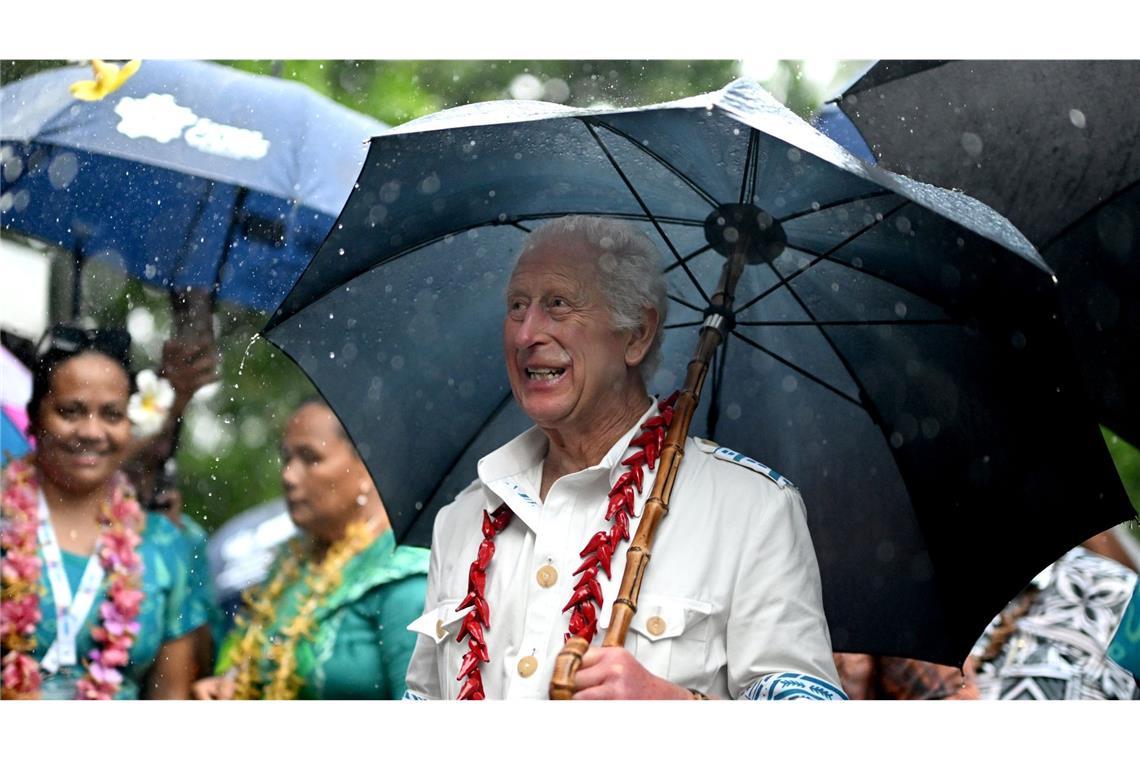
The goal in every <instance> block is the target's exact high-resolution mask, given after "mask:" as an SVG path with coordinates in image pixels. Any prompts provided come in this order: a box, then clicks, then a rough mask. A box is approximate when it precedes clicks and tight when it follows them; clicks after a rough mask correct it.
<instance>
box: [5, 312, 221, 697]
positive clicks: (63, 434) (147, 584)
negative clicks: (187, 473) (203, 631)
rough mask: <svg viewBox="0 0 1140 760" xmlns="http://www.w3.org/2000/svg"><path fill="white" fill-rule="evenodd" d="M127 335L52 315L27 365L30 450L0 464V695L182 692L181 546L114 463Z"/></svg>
mask: <svg viewBox="0 0 1140 760" xmlns="http://www.w3.org/2000/svg"><path fill="white" fill-rule="evenodd" d="M130 394H131V376H130V338H129V336H128V335H127V334H126V333H125V332H122V331H119V330H86V329H83V328H79V327H77V326H72V325H57V326H55V327H53V328H52V329H51V330H49V331H48V333H47V334H45V336H44V338H43V339H42V340H41V342H40V344H39V347H38V349H37V354H36V362H35V366H34V368H33V387H32V398H31V400H30V401H29V402H28V417H29V421H30V424H29V432H30V433H32V434H33V435H34V437H35V440H36V450H35V452H34V453H33V454H31V455H29V456H28V457H27V458H25V459H22V460H19V461H17V462H13V463H11V464H10V465H9V467H8V468H7V469H6V470H5V471H4V483H3V517H4V527H3V548H4V588H3V605H4V609H3V612H4V615H3V619H4V630H3V636H2V639H3V650H4V651H3V666H4V683H3V686H4V696H5V697H6V698H37V697H41V698H45V699H52V698H55V699H70V698H77V697H78V698H93V699H106V698H114V699H138V698H173V699H179V698H186V697H188V696H189V689H190V685H191V684H192V682H193V679H194V675H195V671H194V664H193V646H192V638H191V634H192V632H193V631H194V630H195V629H196V628H198V627H199V626H201V625H202V624H203V623H204V622H205V618H206V610H205V609H204V608H203V607H202V606H201V605H200V604H198V603H196V602H194V601H193V598H192V596H191V594H190V586H189V545H188V543H187V541H186V539H185V538H183V536H182V534H181V533H180V532H179V531H178V529H177V528H176V527H175V526H174V525H173V524H172V523H171V522H170V521H169V520H168V519H166V518H165V517H163V516H161V515H155V514H147V513H145V512H144V511H143V510H142V509H141V508H140V507H139V505H138V501H137V499H136V498H135V494H134V490H133V488H132V487H131V486H130V484H129V481H128V480H127V478H126V477H125V475H123V473H122V472H120V470H119V467H120V465H121V464H122V461H123V458H124V456H125V455H126V452H127V449H128V444H129V442H130V439H131V423H130V420H129V419H128V417H127V406H128V400H129V398H130Z"/></svg>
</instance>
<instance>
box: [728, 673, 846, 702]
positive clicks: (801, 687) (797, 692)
mask: <svg viewBox="0 0 1140 760" xmlns="http://www.w3.org/2000/svg"><path fill="white" fill-rule="evenodd" d="M742 698H743V699H755V700H765V699H768V700H774V699H814V700H817V701H832V700H835V701H839V700H846V699H847V695H846V694H844V693H843V690H842V689H840V688H839V687H838V686H836V685H834V684H831V683H828V682H827V681H824V680H823V679H821V678H814V677H812V676H805V675H803V674H802V673H770V674H769V675H766V676H764V677H763V678H761V679H760V680H759V681H757V682H756V683H754V684H752V685H751V686H749V687H748V689H747V690H746V691H745V692H744V694H743V697H742Z"/></svg>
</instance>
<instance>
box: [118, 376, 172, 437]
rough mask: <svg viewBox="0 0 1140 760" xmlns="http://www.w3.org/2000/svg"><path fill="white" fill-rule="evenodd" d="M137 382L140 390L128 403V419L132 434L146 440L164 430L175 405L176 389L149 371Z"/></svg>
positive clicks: (136, 380) (137, 378) (138, 378)
mask: <svg viewBox="0 0 1140 760" xmlns="http://www.w3.org/2000/svg"><path fill="white" fill-rule="evenodd" d="M135 382H136V384H137V385H138V390H137V391H135V393H133V394H132V395H131V399H130V401H129V402H127V417H128V418H130V420H131V434H132V435H134V436H135V437H137V438H145V437H146V436H148V435H154V434H155V433H157V432H158V431H159V430H162V425H163V423H165V422H166V415H167V414H169V413H170V407H171V405H172V404H173V403H174V388H173V386H171V385H170V381H169V380H167V379H166V378H160V377H159V376H158V375H156V374H154V372H153V371H152V370H149V369H144V370H143V371H142V372H140V373H139V374H138V377H136V378H135Z"/></svg>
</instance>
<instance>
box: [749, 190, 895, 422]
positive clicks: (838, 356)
mask: <svg viewBox="0 0 1140 760" xmlns="http://www.w3.org/2000/svg"><path fill="white" fill-rule="evenodd" d="M904 205H905V204H904ZM883 218H884V219H886V216H884V217H883ZM768 267H769V268H770V269H771V270H772V274H774V275H776V277H779V278H780V279H781V280H783V277H782V275H781V274H780V272H779V271H778V270H777V269H776V266H775V265H774V264H773V263H772V262H770V261H769V262H768ZM784 284H785V285H787V281H786V280H784ZM787 290H788V293H789V295H791V297H792V298H794V299H795V300H796V303H797V304H799V306H800V308H801V309H803V310H804V313H805V314H807V315H808V317H809V318H810V319H812V320H813V321H816V319H815V314H812V311H811V309H810V308H809V307H808V305H807V304H806V303H804V300H803V299H802V298H800V294H799V293H797V292H796V291H795V288H792V287H790V286H789V287H788V288H787ZM816 329H817V330H818V331H819V334H820V336H821V337H822V338H823V339H824V340H825V341H827V345H828V346H830V347H831V352H832V354H834V355H835V358H836V359H838V360H839V363H840V364H842V365H843V369H845V370H846V371H847V376H848V377H849V378H851V382H853V383H855V387H856V388H858V389H859V394H860V395H861V396H863V398H865V399H867V400H868V403H870V398H871V396H870V394H868V393H867V390H866V389H865V388H864V387H863V384H862V383H861V382H859V376H858V375H856V374H855V370H854V369H852V367H851V364H850V363H849V362H848V361H847V359H846V357H844V356H843V353H842V352H841V351H840V350H839V347H838V346H836V345H835V341H834V340H832V338H831V336H830V335H828V334H827V330H824V329H823V327H822V326H820V325H818V324H817V325H816ZM860 406H862V404H860ZM864 408H866V407H864ZM868 411H869V412H871V416H872V417H877V416H878V415H877V414H876V413H875V411H874V410H871V409H868Z"/></svg>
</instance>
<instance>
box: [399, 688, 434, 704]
mask: <svg viewBox="0 0 1140 760" xmlns="http://www.w3.org/2000/svg"><path fill="white" fill-rule="evenodd" d="M404 701H406V702H427V701H429V700H428V698H427V697H421V696H420V695H419V694H416V693H415V692H411V691H407V690H406V689H405V690H404Z"/></svg>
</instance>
